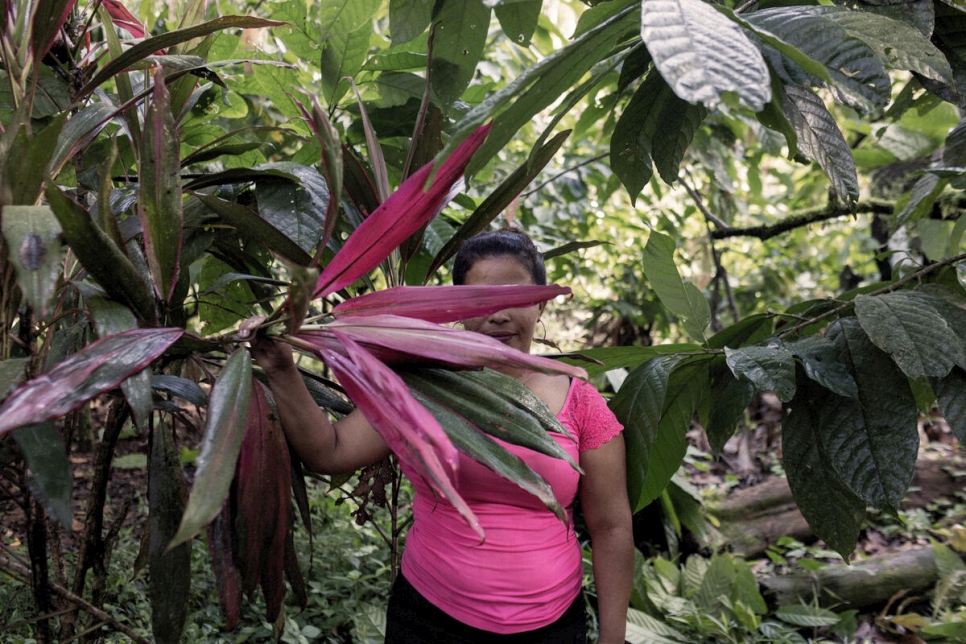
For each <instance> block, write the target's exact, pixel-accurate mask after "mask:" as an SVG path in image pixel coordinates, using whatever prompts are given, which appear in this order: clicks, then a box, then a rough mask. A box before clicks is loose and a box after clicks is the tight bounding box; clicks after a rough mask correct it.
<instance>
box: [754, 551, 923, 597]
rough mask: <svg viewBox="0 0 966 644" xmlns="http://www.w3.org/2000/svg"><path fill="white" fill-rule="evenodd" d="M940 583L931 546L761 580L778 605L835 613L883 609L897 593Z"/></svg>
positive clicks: (915, 591) (910, 592) (915, 592)
mask: <svg viewBox="0 0 966 644" xmlns="http://www.w3.org/2000/svg"><path fill="white" fill-rule="evenodd" d="M938 580H939V571H938V570H937V568H936V562H935V555H934V553H933V549H932V546H917V547H915V548H910V549H909V550H901V551H898V552H890V553H887V554H881V555H875V556H872V557H869V558H868V559H865V560H862V561H856V562H855V563H853V564H851V565H849V564H844V563H843V564H830V565H828V566H825V567H823V568H820V569H818V570H816V571H813V572H809V573H794V574H789V575H778V576H775V577H766V578H764V579H761V580H759V581H760V583H761V585H762V586H763V590H764V594H765V596H766V597H767V598H768V599H769V600H770V601H772V602H773V603H774V605H776V606H790V605H792V604H800V603H806V604H810V603H812V602H813V601H817V602H818V603H819V604H820V605H822V606H834V607H835V608H836V610H845V609H849V608H855V609H858V610H861V609H864V608H870V607H873V606H881V605H883V604H885V603H887V602H888V601H889V599H890V598H892V597H893V596H894V595H895V594H896V593H899V592H901V591H906V596H912V595H918V594H921V593H924V592H926V591H928V590H930V589H931V588H932V587H933V586H934V585H935V584H936V582H937V581H938Z"/></svg>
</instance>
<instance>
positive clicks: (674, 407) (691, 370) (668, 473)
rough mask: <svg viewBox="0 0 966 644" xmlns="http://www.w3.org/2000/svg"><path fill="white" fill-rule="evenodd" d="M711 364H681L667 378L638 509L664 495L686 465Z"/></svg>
mask: <svg viewBox="0 0 966 644" xmlns="http://www.w3.org/2000/svg"><path fill="white" fill-rule="evenodd" d="M710 364H711V362H710V361H709V360H700V361H696V362H691V363H687V364H679V365H678V366H677V367H676V368H675V369H674V371H672V372H671V375H670V376H669V378H668V384H667V393H666V395H665V399H664V408H663V410H662V412H661V420H660V422H659V423H658V426H657V435H656V437H655V440H654V442H653V443H652V444H651V446H650V454H649V459H648V461H647V464H646V470H647V476H646V478H645V479H644V486H643V488H642V489H641V490H640V496H639V497H638V500H637V506H636V507H637V508H638V509H640V508H643V507H644V506H646V505H647V504H648V503H650V502H651V501H653V500H654V499H656V498H658V497H659V496H660V495H661V493H663V492H664V489H665V488H666V487H667V485H668V483H669V482H670V481H671V477H672V476H674V473H675V472H677V471H678V468H680V467H681V463H682V462H684V456H685V454H686V453H687V451H688V440H687V433H688V430H689V429H690V428H691V421H692V420H693V418H694V414H695V412H696V411H697V410H698V408H699V407H700V406H701V405H702V402H703V400H704V399H706V398H707V397H708V396H709V392H710V389H711V378H710V373H709V371H710V370H709V365H710ZM625 384H626V383H625ZM621 389H622V390H623V387H621Z"/></svg>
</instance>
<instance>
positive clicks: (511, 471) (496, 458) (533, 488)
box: [413, 391, 567, 523]
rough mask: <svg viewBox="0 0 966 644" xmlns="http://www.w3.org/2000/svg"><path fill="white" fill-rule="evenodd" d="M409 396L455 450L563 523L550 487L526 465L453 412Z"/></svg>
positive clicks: (431, 400)
mask: <svg viewBox="0 0 966 644" xmlns="http://www.w3.org/2000/svg"><path fill="white" fill-rule="evenodd" d="M413 396H414V397H415V398H416V400H417V401H419V403H420V404H421V405H423V406H424V407H425V408H426V409H428V410H429V411H430V413H432V414H433V417H434V418H436V420H437V421H439V424H440V425H441V426H442V428H443V430H444V431H445V432H446V435H447V436H449V438H450V440H451V441H452V442H453V445H455V446H456V449H458V450H460V451H461V452H463V453H464V454H466V455H468V456H470V457H472V458H473V459H474V460H476V461H478V462H479V463H481V464H482V465H485V466H486V467H488V468H489V469H490V470H492V471H493V472H495V473H496V474H498V475H500V476H502V477H503V478H506V479H508V480H510V481H513V482H514V483H516V484H517V485H519V486H520V488H521V489H523V490H525V491H527V492H529V493H530V494H533V495H534V496H536V497H537V498H538V499H540V501H541V503H543V504H544V505H545V506H547V509H549V510H550V511H551V512H553V513H554V514H555V515H556V516H557V518H558V519H560V520H561V521H563V522H564V523H567V514H566V512H565V511H564V509H563V507H562V506H561V505H560V502H559V501H557V497H556V496H554V494H553V490H552V489H551V487H550V485H548V484H547V482H546V481H544V480H543V479H542V478H541V477H540V475H538V474H537V473H536V472H534V471H533V470H531V469H530V468H529V467H528V466H527V464H526V463H524V462H523V461H522V460H521V459H519V458H518V457H516V456H514V455H513V454H511V453H510V452H508V451H506V449H504V448H503V447H502V446H501V445H500V444H499V443H497V442H496V441H495V440H493V439H492V438H490V437H489V436H486V435H485V434H481V433H480V432H479V431H477V430H476V428H475V427H474V426H473V425H472V424H471V423H469V422H467V421H466V419H465V418H463V417H462V416H461V415H460V414H458V413H454V411H453V410H451V409H450V408H448V407H446V406H445V405H443V404H441V403H439V402H437V401H436V400H435V399H434V398H430V397H428V396H426V395H424V394H423V393H422V392H420V391H413Z"/></svg>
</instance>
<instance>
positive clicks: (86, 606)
mask: <svg viewBox="0 0 966 644" xmlns="http://www.w3.org/2000/svg"><path fill="white" fill-rule="evenodd" d="M0 569H2V570H5V571H8V572H11V573H13V574H15V575H20V576H21V577H23V578H25V579H29V578H30V569H29V568H28V567H27V566H24V565H21V564H19V563H17V562H15V561H12V560H10V559H7V558H6V557H0ZM47 587H48V588H50V589H51V590H53V591H54V593H55V594H57V595H59V596H60V597H61V598H63V599H66V600H67V601H69V602H70V603H72V604H74V605H75V606H77V607H78V608H80V609H82V610H85V611H87V612H88V613H90V614H91V615H93V616H94V617H96V618H97V619H99V620H101V621H103V622H106V623H108V624H110V625H111V626H112V627H113V628H114V629H115V630H116V631H118V632H119V633H123V634H124V635H127V636H128V637H129V638H131V641H133V642H137V643H138V644H151V640H149V639H147V638H145V637H142V636H140V635H138V634H137V633H135V632H134V631H133V630H131V628H130V627H129V626H127V625H125V624H123V623H121V622H119V621H118V620H117V619H116V618H115V617H114V616H113V615H111V614H110V613H105V612H104V611H102V610H101V609H100V608H97V607H96V606H94V605H92V604H90V603H88V602H87V601H86V600H84V599H83V598H81V597H78V596H77V595H75V594H74V593H72V592H71V591H69V590H67V589H66V588H64V587H63V586H59V585H57V584H54V583H48V585H47Z"/></svg>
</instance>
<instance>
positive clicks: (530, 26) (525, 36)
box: [493, 0, 543, 47]
mask: <svg viewBox="0 0 966 644" xmlns="http://www.w3.org/2000/svg"><path fill="white" fill-rule="evenodd" d="M542 7H543V0H521V1H519V2H504V3H502V4H498V5H496V6H495V7H493V13H495V14H496V17H497V20H499V21H500V27H501V28H502V29H503V33H505V34H506V36H507V38H509V39H510V40H511V41H512V42H514V43H516V44H517V45H519V46H521V47H528V46H529V45H530V36H532V35H533V32H534V30H535V29H536V28H537V22H538V21H539V20H540V9H541V8H542Z"/></svg>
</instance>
